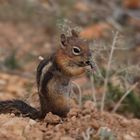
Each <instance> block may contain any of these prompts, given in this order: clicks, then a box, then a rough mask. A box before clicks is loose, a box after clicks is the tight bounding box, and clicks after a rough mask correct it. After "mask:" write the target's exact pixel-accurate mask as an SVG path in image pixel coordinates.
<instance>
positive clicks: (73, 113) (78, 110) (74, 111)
mask: <svg viewBox="0 0 140 140" xmlns="http://www.w3.org/2000/svg"><path fill="white" fill-rule="evenodd" d="M79 113H80V109H79V108H72V109H71V110H70V112H69V113H68V117H73V116H78V114H79Z"/></svg>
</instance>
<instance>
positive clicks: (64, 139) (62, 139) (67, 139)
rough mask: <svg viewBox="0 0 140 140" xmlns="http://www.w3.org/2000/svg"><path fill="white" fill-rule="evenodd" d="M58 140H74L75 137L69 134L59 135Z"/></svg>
mask: <svg viewBox="0 0 140 140" xmlns="http://www.w3.org/2000/svg"><path fill="white" fill-rule="evenodd" d="M60 140H75V139H74V138H72V137H69V136H63V137H61V139H60Z"/></svg>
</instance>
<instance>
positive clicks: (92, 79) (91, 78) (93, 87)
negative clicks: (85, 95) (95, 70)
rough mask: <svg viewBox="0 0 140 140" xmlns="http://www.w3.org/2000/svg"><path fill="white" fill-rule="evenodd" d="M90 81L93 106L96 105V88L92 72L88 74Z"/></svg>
mask: <svg viewBox="0 0 140 140" xmlns="http://www.w3.org/2000/svg"><path fill="white" fill-rule="evenodd" d="M90 83H91V91H92V97H93V101H94V103H95V106H96V105H97V100H96V90H95V86H94V78H93V74H91V75H90Z"/></svg>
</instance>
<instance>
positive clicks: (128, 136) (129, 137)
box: [123, 134, 135, 140]
mask: <svg viewBox="0 0 140 140" xmlns="http://www.w3.org/2000/svg"><path fill="white" fill-rule="evenodd" d="M123 138H124V140H135V138H134V137H132V136H130V135H128V134H126V135H124V137H123Z"/></svg>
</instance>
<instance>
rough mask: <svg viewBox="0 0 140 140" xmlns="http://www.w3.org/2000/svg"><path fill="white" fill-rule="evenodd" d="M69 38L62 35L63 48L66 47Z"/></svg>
mask: <svg viewBox="0 0 140 140" xmlns="http://www.w3.org/2000/svg"><path fill="white" fill-rule="evenodd" d="M66 42H67V38H66V36H65V35H64V34H61V43H62V45H63V46H66Z"/></svg>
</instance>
